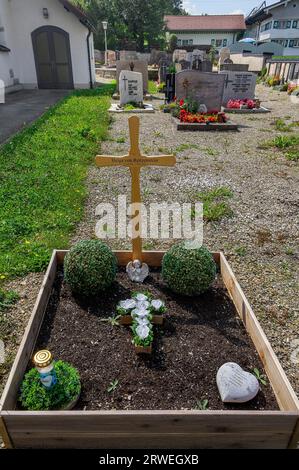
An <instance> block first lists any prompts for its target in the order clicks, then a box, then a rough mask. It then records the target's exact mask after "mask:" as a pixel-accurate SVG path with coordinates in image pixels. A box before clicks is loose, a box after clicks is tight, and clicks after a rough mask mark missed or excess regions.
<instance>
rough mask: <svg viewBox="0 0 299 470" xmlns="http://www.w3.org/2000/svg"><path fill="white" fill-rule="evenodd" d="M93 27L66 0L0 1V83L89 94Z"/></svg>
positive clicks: (92, 62)
mask: <svg viewBox="0 0 299 470" xmlns="http://www.w3.org/2000/svg"><path fill="white" fill-rule="evenodd" d="M93 32H94V27H93V25H92V24H91V23H90V21H89V19H88V18H87V16H86V15H85V14H84V13H83V12H82V11H81V10H80V9H79V8H77V7H75V6H74V5H73V4H72V3H71V2H69V1H68V0H0V81H1V80H2V82H0V83H2V85H3V82H4V86H5V88H6V90H7V91H10V90H13V89H16V88H17V87H20V86H22V87H24V88H32V89H34V88H41V89H73V88H91V87H92V86H93V84H94V83H95V64H94V45H93Z"/></svg>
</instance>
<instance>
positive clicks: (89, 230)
mask: <svg viewBox="0 0 299 470" xmlns="http://www.w3.org/2000/svg"><path fill="white" fill-rule="evenodd" d="M257 95H258V97H259V98H261V99H262V102H263V105H264V106H266V107H269V108H270V109H271V110H272V112H271V113H269V114H263V115H255V116H252V115H251V116H248V115H232V120H234V121H236V122H239V123H240V125H241V126H242V127H241V128H240V132H225V133H213V132H205V133H200V132H199V133H193V132H177V131H176V130H175V127H174V125H173V124H172V122H171V118H170V116H169V115H167V114H163V113H161V112H156V113H155V114H154V115H142V117H141V139H140V143H141V147H142V149H143V152H144V153H146V154H148V155H155V154H159V153H169V152H171V150H173V151H176V149H178V147H179V146H181V145H182V144H184V145H185V146H186V145H189V146H190V147H191V146H194V147H196V148H189V149H186V150H184V151H179V152H177V165H176V167H175V168H146V169H143V170H142V189H143V201H144V202H145V203H146V204H149V203H151V202H155V201H168V202H171V201H178V202H190V201H191V200H194V193H196V192H198V191H202V190H206V189H208V188H214V187H222V186H224V187H228V188H230V189H231V190H232V191H233V197H232V198H231V199H230V200H229V204H230V207H231V209H232V211H233V216H232V217H230V218H224V219H222V220H221V221H218V222H215V223H214V222H210V223H207V224H205V228H204V242H205V244H206V245H207V246H208V247H209V248H210V249H212V250H223V251H224V252H225V254H226V256H227V257H228V259H229V261H230V263H231V265H232V267H233V269H234V271H235V273H236V275H237V278H238V280H239V282H240V284H241V286H242V287H243V289H244V291H245V294H246V296H247V298H248V300H249V301H250V303H251V305H252V307H253V309H254V311H255V313H256V315H257V317H258V318H259V320H260V321H261V323H262V326H263V328H264V329H265V332H266V334H267V336H268V338H269V340H270V342H271V344H272V345H273V347H274V350H275V351H276V353H277V355H278V357H279V359H280V360H281V363H282V364H283V366H284V367H285V371H286V373H287V374H288V377H289V379H290V381H291V382H292V384H293V386H294V388H295V390H296V391H297V393H298V395H299V373H298V363H299V336H298V331H299V310H298V258H299V249H298V207H299V184H298V179H299V167H298V164H296V163H292V162H289V161H288V160H286V158H285V157H284V156H283V154H282V153H281V152H276V151H273V149H267V150H262V149H260V148H259V146H260V145H261V144H262V143H263V142H264V141H266V140H269V139H273V138H274V137H275V136H276V135H278V134H279V132H278V131H277V130H276V128H275V126H273V122H274V121H275V119H277V118H283V119H285V120H286V122H289V121H290V120H292V121H298V120H299V107H298V105H295V104H292V103H291V101H290V98H289V97H288V96H287V94H286V93H279V92H277V91H272V90H270V89H266V88H265V87H263V86H259V87H258V93H257ZM159 104H160V103H159V102H158V101H154V105H155V107H156V108H158V105H159ZM113 116H114V117H113V123H112V126H111V132H110V138H111V140H110V141H108V142H105V143H104V145H103V146H102V149H101V152H102V153H103V154H108V155H122V154H125V153H126V152H127V149H128V121H127V119H128V115H125V114H123V115H119V114H118V115H113ZM123 140H124V142H123ZM117 141H118V142H117ZM120 142H123V143H120ZM88 186H89V191H90V196H89V198H88V201H87V204H86V216H85V219H84V220H83V222H82V223H81V224H80V225H79V227H78V230H77V233H76V236H75V237H74V240H73V241H74V242H75V241H78V240H80V239H84V238H90V237H94V230H95V224H96V220H97V217H96V216H95V208H96V206H97V204H99V203H101V202H111V203H114V202H116V199H117V196H118V195H119V194H127V195H129V194H130V178H129V171H128V170H127V169H124V168H113V169H106V168H101V169H99V168H96V167H91V168H90V171H89V177H88ZM109 244H110V246H111V247H113V248H129V247H130V243H129V242H128V241H126V240H123V241H122V240H110V241H109ZM170 244H171V241H170V242H165V241H163V240H149V239H148V240H146V241H145V242H144V246H145V248H146V249H152V248H154V249H163V248H167V247H168V246H169V245H170Z"/></svg>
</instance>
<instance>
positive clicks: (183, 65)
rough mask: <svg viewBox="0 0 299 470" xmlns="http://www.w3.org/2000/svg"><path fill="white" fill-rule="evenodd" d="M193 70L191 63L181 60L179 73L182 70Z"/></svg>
mask: <svg viewBox="0 0 299 470" xmlns="http://www.w3.org/2000/svg"><path fill="white" fill-rule="evenodd" d="M190 68H191V62H189V61H188V60H180V61H179V63H178V70H179V72H180V71H182V70H189V69H190Z"/></svg>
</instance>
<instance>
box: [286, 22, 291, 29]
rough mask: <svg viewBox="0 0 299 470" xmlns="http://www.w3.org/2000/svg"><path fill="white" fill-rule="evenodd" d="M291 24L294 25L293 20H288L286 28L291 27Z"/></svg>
mask: <svg viewBox="0 0 299 470" xmlns="http://www.w3.org/2000/svg"><path fill="white" fill-rule="evenodd" d="M291 26H292V22H291V20H288V21H287V24H286V29H290V27H291Z"/></svg>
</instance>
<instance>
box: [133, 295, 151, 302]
mask: <svg viewBox="0 0 299 470" xmlns="http://www.w3.org/2000/svg"><path fill="white" fill-rule="evenodd" d="M135 298H136V300H137V301H138V302H143V301H144V300H148V296H147V295H145V294H137V295H136V297H135Z"/></svg>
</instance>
